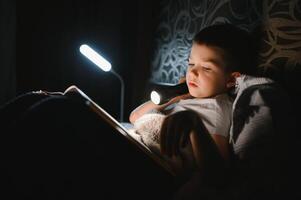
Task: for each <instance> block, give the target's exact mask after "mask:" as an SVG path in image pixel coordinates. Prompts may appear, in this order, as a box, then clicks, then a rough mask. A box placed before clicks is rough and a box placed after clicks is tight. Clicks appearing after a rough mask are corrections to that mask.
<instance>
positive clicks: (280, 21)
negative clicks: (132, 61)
mask: <svg viewBox="0 0 301 200" xmlns="http://www.w3.org/2000/svg"><path fill="white" fill-rule="evenodd" d="M159 20H160V24H159V26H158V28H157V32H156V36H155V51H154V54H153V59H152V76H151V78H150V82H156V83H177V81H178V79H179V78H180V77H182V76H183V75H184V74H185V72H186V66H187V58H188V55H189V52H190V48H191V41H192V38H193V36H194V34H195V33H197V32H198V31H199V30H200V29H202V28H203V27H206V26H209V25H212V24H216V23H224V22H228V23H233V24H236V25H237V26H239V27H241V28H243V29H245V30H248V31H253V30H257V28H258V27H261V28H260V30H263V37H262V39H261V41H259V42H260V43H261V44H262V48H261V63H260V66H259V67H260V69H262V71H263V72H264V73H266V74H272V75H273V76H281V77H286V72H288V73H289V72H291V71H294V70H297V71H299V72H301V71H300V68H301V1H300V0H163V1H162V2H161V11H160V16H159ZM283 72H284V73H283ZM279 74H281V75H279ZM289 74H290V73H289ZM300 75H301V74H300ZM278 78H279V77H278ZM280 79H281V78H280Z"/></svg>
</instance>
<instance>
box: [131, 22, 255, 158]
mask: <svg viewBox="0 0 301 200" xmlns="http://www.w3.org/2000/svg"><path fill="white" fill-rule="evenodd" d="M253 50H254V49H253V48H252V43H251V40H249V35H248V33H246V32H245V31H243V30H240V29H238V28H237V27H234V26H232V25H230V24H223V25H214V26H210V27H207V28H204V29H203V30H201V31H200V32H199V33H198V34H197V35H196V36H195V38H194V40H193V45H192V48H191V52H190V57H189V66H188V69H187V73H186V83H187V86H188V89H189V94H186V95H182V96H178V97H175V98H174V99H172V100H170V101H169V102H168V103H166V104H164V105H155V104H153V103H152V102H150V101H149V102H146V103H144V104H142V105H141V106H139V107H138V108H136V109H135V110H134V111H132V113H131V114H130V122H131V123H133V124H134V125H135V124H137V123H138V125H139V126H138V127H141V123H149V122H148V120H142V121H143V122H140V119H142V118H143V117H144V116H145V115H146V114H150V113H154V112H157V113H158V112H159V113H162V114H163V115H164V116H166V115H167V117H161V119H162V120H161V123H162V121H164V122H163V125H162V128H161V124H157V127H159V129H160V131H159V132H160V133H159V135H160V137H158V138H159V141H158V142H159V143H160V150H161V153H163V155H167V156H169V157H172V156H177V155H179V154H180V151H179V149H180V146H181V144H184V143H186V142H187V141H188V140H189V137H190V136H189V134H190V133H191V131H199V129H200V128H201V129H203V130H202V132H208V133H209V134H210V136H211V137H212V139H213V141H214V142H215V144H216V146H217V149H218V150H219V153H220V155H221V156H222V157H223V158H224V159H225V160H227V159H228V158H229V147H228V146H229V142H228V141H229V138H228V136H229V129H230V126H231V118H232V101H231V98H230V97H229V96H228V94H227V93H228V92H229V90H230V89H231V88H233V87H234V86H235V84H236V77H239V76H240V74H242V73H243V74H252V70H251V69H252V68H253V69H254V68H255V67H254V66H255V65H254V61H255V59H254V57H253V55H254V53H252V52H254V51H253ZM195 112H196V113H198V114H197V115H196V114H195ZM200 124H202V125H200ZM200 126H203V127H200ZM157 129H158V128H157ZM204 134H206V133H204ZM180 138H181V139H180ZM209 140H210V138H209ZM183 142H184V143H183ZM208 142H210V141H208ZM180 143H181V144H180Z"/></svg>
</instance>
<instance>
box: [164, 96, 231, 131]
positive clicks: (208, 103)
mask: <svg viewBox="0 0 301 200" xmlns="http://www.w3.org/2000/svg"><path fill="white" fill-rule="evenodd" d="M183 110H193V111H196V112H197V113H198V114H199V115H200V118H201V119H202V121H203V123H204V125H205V127H206V128H207V130H208V132H209V133H210V134H218V135H221V136H224V137H228V135H229V130H230V125H231V118H232V111H231V110H232V100H231V99H230V97H229V96H228V95H227V94H221V95H217V96H216V97H214V98H203V99H199V98H193V99H185V100H181V101H179V103H177V104H175V106H174V107H173V108H170V110H168V109H167V110H166V111H165V112H166V113H169V114H172V113H176V112H179V111H183Z"/></svg>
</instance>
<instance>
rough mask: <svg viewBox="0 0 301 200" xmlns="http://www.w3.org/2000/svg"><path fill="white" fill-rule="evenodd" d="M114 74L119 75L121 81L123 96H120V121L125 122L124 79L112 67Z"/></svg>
mask: <svg viewBox="0 0 301 200" xmlns="http://www.w3.org/2000/svg"><path fill="white" fill-rule="evenodd" d="M111 72H112V74H114V75H115V76H117V78H118V79H119V81H120V92H121V97H120V122H123V105H124V81H123V79H122V77H121V76H120V75H119V74H118V73H116V72H115V71H114V70H113V69H111Z"/></svg>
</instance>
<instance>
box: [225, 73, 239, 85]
mask: <svg viewBox="0 0 301 200" xmlns="http://www.w3.org/2000/svg"><path fill="white" fill-rule="evenodd" d="M240 76H241V73H239V72H232V73H231V74H230V77H229V80H228V82H227V88H231V87H234V86H235V84H236V78H237V77H240Z"/></svg>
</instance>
